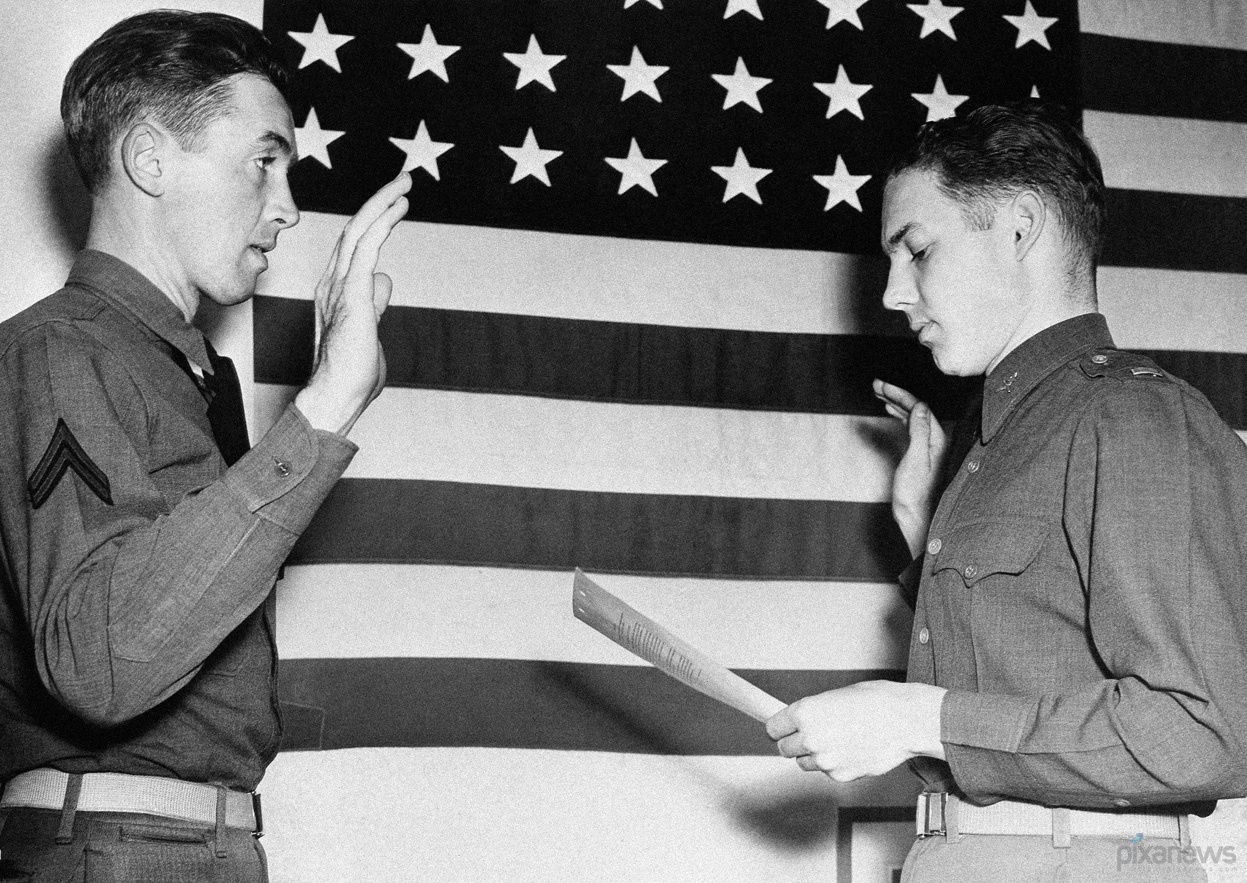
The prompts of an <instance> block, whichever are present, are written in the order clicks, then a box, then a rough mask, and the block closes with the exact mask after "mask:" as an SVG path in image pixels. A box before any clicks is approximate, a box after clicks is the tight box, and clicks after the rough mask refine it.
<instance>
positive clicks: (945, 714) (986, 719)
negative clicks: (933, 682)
mask: <svg viewBox="0 0 1247 883" xmlns="http://www.w3.org/2000/svg"><path fill="white" fill-rule="evenodd" d="M1033 714H1034V708H1033V703H1032V702H1030V701H1029V700H1027V699H1024V698H1021V697H1018V696H1006V695H1003V694H999V693H973V692H970V691H967V690H949V691H948V693H947V694H946V695H945V697H944V704H943V706H942V707H941V709H940V741H942V742H943V743H944V756H945V759H946V761H947V762H948V766H949V768H950V769H951V770H952V773H953V779H954V780H955V781H956V782H957V787H958V788H959V789H960V790H961V791H962V792H963V793H964V794H965V795H966V796H967V797H968V798H970V799H971V800H981V801H987V800H991V799H994V798H997V797H1000V796H1003V795H1004V794H1006V793H1008V792H1009V791H1010V790H1013V789H1010V788H1009V783H1010V782H1012V783H1015V784H1016V783H1017V782H1018V781H1019V780H1022V781H1026V780H1027V779H1028V777H1026V775H1025V771H1024V770H1023V769H1022V758H1021V755H1019V754H1018V753H1017V752H1018V746H1019V745H1021V743H1022V738H1023V734H1024V733H1025V732H1026V728H1027V726H1028V722H1029V721H1030V720H1031V718H1032V716H1033Z"/></svg>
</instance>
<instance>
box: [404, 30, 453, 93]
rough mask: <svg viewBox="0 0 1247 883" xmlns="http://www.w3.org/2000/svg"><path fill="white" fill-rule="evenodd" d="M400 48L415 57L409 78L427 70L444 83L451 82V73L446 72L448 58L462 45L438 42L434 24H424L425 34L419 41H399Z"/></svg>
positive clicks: (413, 77) (412, 78)
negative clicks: (434, 33) (434, 32)
mask: <svg viewBox="0 0 1247 883" xmlns="http://www.w3.org/2000/svg"><path fill="white" fill-rule="evenodd" d="M398 48H399V49H401V50H403V51H404V52H406V53H407V54H408V55H410V56H411V57H412V59H413V60H412V63H411V73H409V74H407V79H409V80H414V79H415V78H416V77H417V76H419V75H420V74H422V73H425V72H426V71H427V72H428V73H431V74H433V76H435V77H437V78H439V79H440V80H441V81H442V82H444V83H449V82H450V75H449V74H447V73H446V59H448V58H450V56H452V55H454V54H455V53H456V52H458V51H459V49H460V47H458V46H449V45H444V44H442V43H438V42H437V38H436V37H434V36H433V27H432V25H425V26H424V35H423V36H422V37H421V38H420V42H419V43H399V44H398Z"/></svg>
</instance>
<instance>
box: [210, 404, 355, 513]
mask: <svg viewBox="0 0 1247 883" xmlns="http://www.w3.org/2000/svg"><path fill="white" fill-rule="evenodd" d="M358 450H359V447H358V446H357V445H356V444H355V443H354V442H352V441H350V440H349V439H347V438H346V437H345V436H342V435H338V434H336V433H332V432H327V431H325V430H320V429H315V428H313V426H312V425H311V424H310V423H308V421H307V418H305V417H304V416H303V414H302V412H300V411H299V409H298V408H296V407H295V406H294V404H293V403H292V404H290V405H287V406H286V410H285V411H284V412H282V415H281V417H280V418H278V420H277V422H276V423H274V424H273V426H272V428H271V429H269V431H268V432H267V433H265V435H264V437H263V438H262V439H260V440H259V441H258V442H257V443H256V445H255V447H253V448H252V449H251V450H250V451H248V452H247V453H246V454H245V455H244V456H243V457H242V458H241V459H240V460H239V461H238V462H237V463H235V464H234V465H233V466H231V467H230V469H229V471H228V472H227V473H226V475H225V479H224V480H225V483H226V484H227V485H228V486H229V487H230V488H231V489H232V490H233V491H234V492H235V493H236V494H238V496H239V497H240V498H241V499H242V500H243V501H244V502H245V505H246V506H247V509H248V510H249V511H250V512H252V513H255V514H258V515H260V516H261V517H263V518H265V519H266V520H268V521H271V522H273V523H275V524H277V525H279V526H281V527H283V528H285V529H287V530H289V531H292V532H294V533H300V532H302V530H303V528H305V527H306V526H307V524H308V522H309V521H311V518H312V515H313V514H315V512H316V509H317V508H318V507H319V506H320V504H321V502H323V501H324V499H325V497H326V496H327V495H328V494H329V491H330V489H331V488H332V487H333V485H334V484H335V483H336V482H337V480H338V479H339V478H341V477H342V473H343V472H345V471H346V467H347V466H348V465H350V462H351V460H352V459H353V458H354V456H355V454H356V452H357V451H358Z"/></svg>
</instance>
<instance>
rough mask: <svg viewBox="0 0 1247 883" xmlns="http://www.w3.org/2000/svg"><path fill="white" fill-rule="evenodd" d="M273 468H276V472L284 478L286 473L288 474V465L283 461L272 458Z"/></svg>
mask: <svg viewBox="0 0 1247 883" xmlns="http://www.w3.org/2000/svg"><path fill="white" fill-rule="evenodd" d="M273 468H274V469H276V470H277V474H278V475H280V476H281V477H282V478H285V477H286V476H287V475H289V474H290V467H289V466H287V465H286V464H285V463H283V462H282V461H281V460H277V459H274V460H273Z"/></svg>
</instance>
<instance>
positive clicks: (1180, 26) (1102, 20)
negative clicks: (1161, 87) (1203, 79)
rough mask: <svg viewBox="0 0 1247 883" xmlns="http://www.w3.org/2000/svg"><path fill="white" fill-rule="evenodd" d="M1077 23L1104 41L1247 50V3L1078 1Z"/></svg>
mask: <svg viewBox="0 0 1247 883" xmlns="http://www.w3.org/2000/svg"><path fill="white" fill-rule="evenodd" d="M1078 19H1079V25H1080V27H1081V28H1082V30H1083V31H1085V32H1087V33H1092V34H1103V35H1105V36H1107V37H1124V38H1126V39H1128V40H1149V41H1152V42H1165V43H1187V44H1189V45H1193V46H1220V47H1222V48H1225V49H1242V48H1243V47H1244V46H1247V4H1245V3H1243V2H1242V0H1147V2H1146V3H1141V2H1139V0H1079V2H1078ZM1157 76H1164V71H1157Z"/></svg>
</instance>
